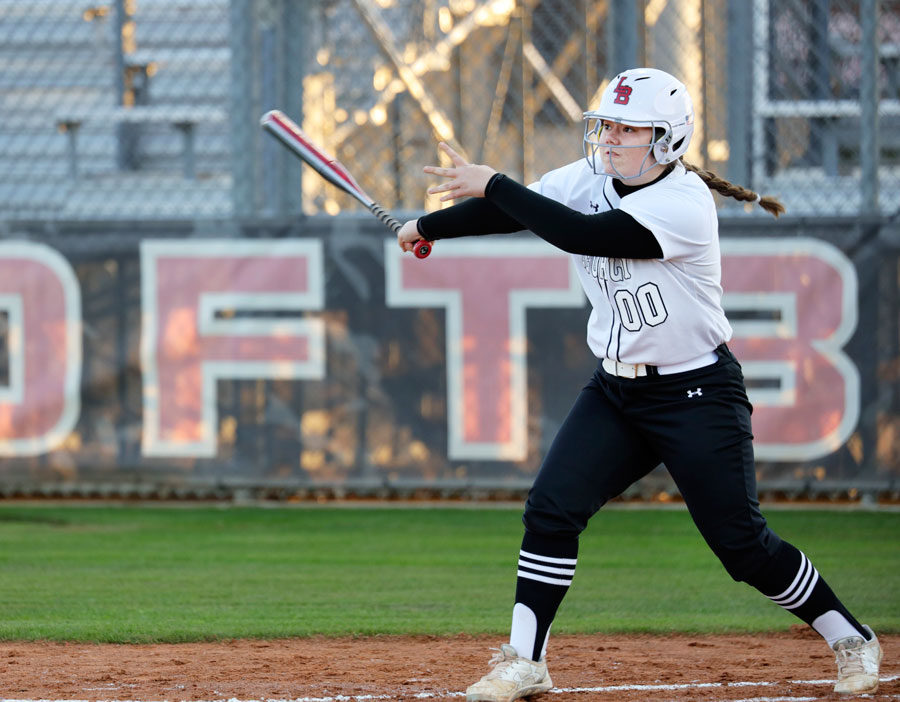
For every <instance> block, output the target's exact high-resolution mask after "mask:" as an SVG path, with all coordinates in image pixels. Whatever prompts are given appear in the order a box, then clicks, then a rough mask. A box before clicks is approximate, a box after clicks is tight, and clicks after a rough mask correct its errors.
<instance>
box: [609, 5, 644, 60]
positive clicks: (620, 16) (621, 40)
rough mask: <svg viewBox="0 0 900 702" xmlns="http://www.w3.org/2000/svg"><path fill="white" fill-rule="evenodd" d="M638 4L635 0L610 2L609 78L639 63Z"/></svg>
mask: <svg viewBox="0 0 900 702" xmlns="http://www.w3.org/2000/svg"><path fill="white" fill-rule="evenodd" d="M638 4H639V3H636V2H634V1H633V0H613V1H612V2H611V3H610V6H609V14H610V16H609V22H607V27H608V30H607V34H606V36H607V42H608V43H607V45H608V46H609V52H608V53H607V56H606V60H607V64H608V71H607V73H608V74H609V75H608V77H609V78H612V77H613V76H614V75H616V74H617V73H621V72H622V71H625V70H628V69H629V68H636V67H637V65H638V16H637V6H638Z"/></svg>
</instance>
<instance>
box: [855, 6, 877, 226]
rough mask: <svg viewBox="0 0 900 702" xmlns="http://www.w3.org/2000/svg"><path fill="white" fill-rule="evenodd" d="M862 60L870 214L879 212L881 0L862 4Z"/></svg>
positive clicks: (865, 207)
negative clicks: (879, 5)
mask: <svg viewBox="0 0 900 702" xmlns="http://www.w3.org/2000/svg"><path fill="white" fill-rule="evenodd" d="M859 14H860V28H861V29H862V36H861V38H860V44H861V46H862V62H861V70H862V75H861V77H860V86H859V102H860V110H861V112H860V125H859V127H860V129H859V136H860V142H859V162H860V163H859V165H860V170H861V172H862V173H861V175H862V178H861V183H860V188H861V191H860V195H861V202H860V209H861V211H862V212H863V213H865V214H867V215H871V214H876V213H877V212H878V150H879V145H878V100H879V95H878V54H879V47H878V32H877V31H876V29H877V27H878V0H861V2H860V3H859Z"/></svg>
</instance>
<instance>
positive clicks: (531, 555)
mask: <svg viewBox="0 0 900 702" xmlns="http://www.w3.org/2000/svg"><path fill="white" fill-rule="evenodd" d="M519 555H520V556H525V558H532V559H534V560H536V561H543V562H544V563H559V564H560V565H575V563H577V562H578V559H577V558H551V557H550V556H539V555H538V554H536V553H528V551H521V550H520V551H519Z"/></svg>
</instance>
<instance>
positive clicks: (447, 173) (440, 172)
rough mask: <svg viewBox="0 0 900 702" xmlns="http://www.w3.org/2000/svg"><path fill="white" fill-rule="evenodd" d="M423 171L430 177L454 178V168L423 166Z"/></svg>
mask: <svg viewBox="0 0 900 702" xmlns="http://www.w3.org/2000/svg"><path fill="white" fill-rule="evenodd" d="M423 170H424V171H425V172H426V173H430V174H431V175H436V176H442V177H444V178H454V177H456V169H455V168H441V167H440V166H425V168H424V169H423Z"/></svg>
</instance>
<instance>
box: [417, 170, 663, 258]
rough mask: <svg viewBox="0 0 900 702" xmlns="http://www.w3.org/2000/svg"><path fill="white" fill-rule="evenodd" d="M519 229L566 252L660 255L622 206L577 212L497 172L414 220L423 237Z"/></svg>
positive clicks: (654, 242) (646, 231) (650, 234)
mask: <svg viewBox="0 0 900 702" xmlns="http://www.w3.org/2000/svg"><path fill="white" fill-rule="evenodd" d="M513 213H515V214H513ZM525 229H530V230H531V231H533V232H534V233H535V234H537V235H538V236H539V237H541V238H542V239H544V240H545V241H547V242H549V243H551V244H553V245H554V246H556V247H557V248H560V249H562V250H563V251H566V252H568V253H573V254H581V255H585V256H607V257H610V258H635V259H638V258H644V259H649V258H662V257H663V252H662V248H661V247H660V245H659V242H658V241H657V240H656V237H655V236H653V232H651V231H650V230H649V229H647V228H646V227H644V226H643V225H642V224H639V223H638V221H637V220H636V219H635V218H634V217H632V216H631V215H630V214H628V213H626V212H623V211H622V210H609V211H607V212H601V213H599V214H590V215H588V214H582V213H580V212H577V211H575V210H573V209H572V208H570V207H567V206H566V205H563V204H562V203H559V202H557V201H556V200H552V199H551V198H548V197H545V196H543V195H541V194H539V193H536V192H534V191H533V190H529V189H528V188H526V187H525V186H524V185H521V184H519V183H517V182H516V181H514V180H512V179H511V178H506V177H505V176H503V174H500V173H498V174H495V175H494V176H493V177H492V178H491V180H490V181H489V183H488V187H487V193H486V195H485V197H484V198H469V199H468V200H464V201H463V202H461V203H458V204H456V205H453V206H452V207H448V208H446V209H443V210H437V211H435V212H431V213H430V214H427V215H423V216H422V217H420V218H419V220H418V230H419V234H421V235H422V236H423V237H424V238H425V239H428V241H436V240H438V239H451V238H455V237H460V236H473V235H474V236H477V235H482V234H505V233H509V232H518V231H523V230H525Z"/></svg>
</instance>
